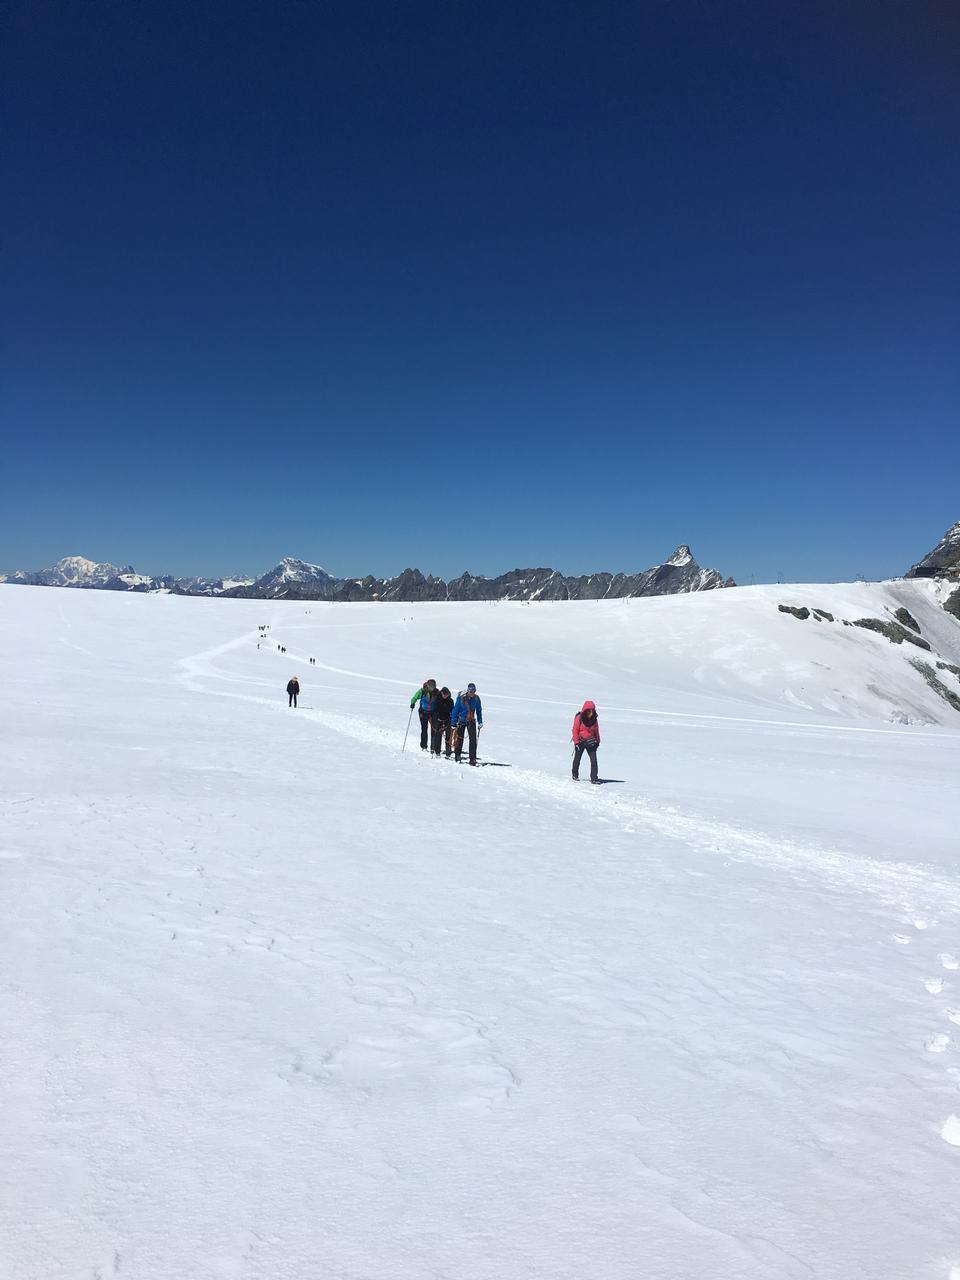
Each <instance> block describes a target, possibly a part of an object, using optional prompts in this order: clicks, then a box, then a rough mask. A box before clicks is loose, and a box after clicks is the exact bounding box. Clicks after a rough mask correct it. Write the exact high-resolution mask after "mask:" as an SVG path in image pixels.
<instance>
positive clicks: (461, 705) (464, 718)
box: [450, 684, 483, 764]
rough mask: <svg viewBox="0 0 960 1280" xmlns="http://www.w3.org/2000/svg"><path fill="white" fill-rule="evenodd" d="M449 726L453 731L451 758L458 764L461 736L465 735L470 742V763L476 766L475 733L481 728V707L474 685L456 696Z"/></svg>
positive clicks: (469, 685)
mask: <svg viewBox="0 0 960 1280" xmlns="http://www.w3.org/2000/svg"><path fill="white" fill-rule="evenodd" d="M450 724H451V727H452V729H453V758H454V759H455V760H456V761H457V763H458V764H459V763H460V753H461V752H462V751H463V735H464V733H466V734H467V736H468V738H469V741H470V763H471V764H476V763H477V733H478V731H479V730H480V729H482V728H483V706H482V704H481V702H480V698H479V696H478V694H477V686H476V685H475V684H468V685H467V687H466V689H465V690H464V691H463V692H462V693H458V694H457V700H456V702H455V703H454V704H453V715H452V717H451V719H450Z"/></svg>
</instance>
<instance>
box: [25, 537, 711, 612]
mask: <svg viewBox="0 0 960 1280" xmlns="http://www.w3.org/2000/svg"><path fill="white" fill-rule="evenodd" d="M0 581H7V582H19V583H24V584H27V585H33V586H63V587H74V588H78V587H79V588H88V589H90V588H95V589H100V590H108V591H170V592H173V593H175V594H178V595H202V596H212V595H216V596H227V597H233V598H240V599H254V600H264V599H267V600H270V599H274V600H284V599H285V600H338V601H347V600H370V601H374V600H376V601H404V602H413V601H418V600H519V601H533V600H602V599H608V600H609V599H622V598H624V597H628V596H654V595H676V594H680V593H686V592H691V591H710V590H714V589H715V588H717V587H731V586H735V585H736V584H735V583H734V581H733V579H732V578H727V579H726V581H724V579H723V576H722V575H721V574H720V573H719V572H718V571H717V570H716V569H702V568H701V567H700V565H698V564H697V562H696V560H695V559H694V558H693V555H692V554H691V552H690V548H689V547H688V546H686V544H682V545H681V546H679V547H677V549H676V551H675V552H674V553H673V555H672V556H670V558H669V559H668V560H666V561H664V563H663V564H659V565H654V566H653V568H650V569H645V570H643V571H642V572H641V573H632V574H626V573H593V574H587V575H582V576H580V577H567V576H565V575H564V574H562V573H560V572H559V570H557V569H548V568H540V569H512V570H510V571H509V572H508V573H503V574H500V575H499V577H496V578H484V577H477V576H475V575H473V574H471V573H463V574H461V575H460V576H459V577H458V578H453V579H452V580H451V581H449V582H446V581H444V579H443V578H437V577H434V576H433V575H432V574H431V575H424V574H423V573H421V572H420V570H419V569H405V570H404V571H403V573H401V574H398V575H397V576H396V577H393V578H376V577H374V576H373V575H372V574H369V575H367V576H366V577H364V578H337V577H335V576H334V575H333V574H330V573H328V572H327V570H326V569H324V568H322V567H321V566H320V565H316V564H310V563H308V562H307V561H305V560H297V559H295V558H294V557H292V556H287V557H285V558H284V559H283V560H281V561H280V563H279V564H278V565H276V566H275V567H274V568H273V569H271V570H270V571H269V573H265V574H262V575H261V576H260V577H259V578H241V577H235V578H219V579H210V578H171V577H149V576H147V575H145V574H137V573H135V572H134V570H133V569H132V568H130V567H127V568H125V569H118V568H117V567H116V566H115V565H107V564H96V563H95V562H93V561H91V560H84V559H83V557H81V556H69V557H67V558H66V559H65V560H61V561H59V562H58V563H57V564H56V565H55V566H54V567H53V569H42V570H40V571H38V572H36V573H22V572H20V573H17V574H11V575H8V576H5V577H2V576H0Z"/></svg>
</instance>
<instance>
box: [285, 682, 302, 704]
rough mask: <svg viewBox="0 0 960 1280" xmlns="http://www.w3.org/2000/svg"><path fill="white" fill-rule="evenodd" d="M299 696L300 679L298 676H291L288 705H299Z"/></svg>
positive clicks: (288, 686) (288, 687)
mask: <svg viewBox="0 0 960 1280" xmlns="http://www.w3.org/2000/svg"><path fill="white" fill-rule="evenodd" d="M299 696H300V681H299V680H298V679H297V677H296V676H291V677H290V679H289V680H288V681H287V697H288V698H289V702H288V703H287V706H288V707H295V706H296V705H297V698H299Z"/></svg>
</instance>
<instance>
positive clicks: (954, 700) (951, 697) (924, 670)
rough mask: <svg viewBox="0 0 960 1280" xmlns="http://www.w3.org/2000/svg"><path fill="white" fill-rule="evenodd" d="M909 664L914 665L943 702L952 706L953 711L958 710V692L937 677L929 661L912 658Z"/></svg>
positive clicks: (959, 695) (959, 708)
mask: <svg viewBox="0 0 960 1280" xmlns="http://www.w3.org/2000/svg"><path fill="white" fill-rule="evenodd" d="M911 666H914V667H916V669H917V670H918V671H919V672H920V674H921V675H922V676H923V678H924V680H926V682H927V684H928V685H929V686H930V688H931V689H932V690H933V691H934V693H937V694H939V695H940V697H941V698H942V699H943V700H944V702H946V703H947V704H948V705H949V706H951V707H953V709H954V711H960V694H956V693H954V692H953V690H952V689H948V688H947V686H946V685H945V684H944V683H943V681H942V680H940V679H939V678H938V676H937V673H936V671H934V669H933V667H931V665H930V663H929V662H924V661H923V660H922V659H920V658H912V659H911ZM937 666H940V663H937Z"/></svg>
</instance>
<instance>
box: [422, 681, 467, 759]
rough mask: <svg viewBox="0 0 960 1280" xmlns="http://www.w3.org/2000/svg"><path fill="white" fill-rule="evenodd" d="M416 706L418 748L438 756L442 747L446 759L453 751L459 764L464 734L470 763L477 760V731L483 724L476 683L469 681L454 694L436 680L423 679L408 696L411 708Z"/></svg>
mask: <svg viewBox="0 0 960 1280" xmlns="http://www.w3.org/2000/svg"><path fill="white" fill-rule="evenodd" d="M414 707H417V708H418V711H419V715H420V750H421V751H426V750H428V746H427V735H428V734H429V737H430V744H429V750H430V751H431V752H432V753H433V754H434V755H435V756H439V755H440V753H441V751H442V752H443V754H444V755H445V756H446V757H447V759H448V760H449V758H450V756H451V755H452V756H453V758H454V760H456V762H457V763H458V764H459V763H460V756H461V754H462V752H463V742H464V738H466V740H467V744H468V753H469V760H470V763H471V764H473V765H475V764H476V763H477V735H478V734H479V732H480V730H481V729H482V728H483V704H482V703H481V701H480V696H479V694H478V693H477V686H476V685H475V684H468V685H467V687H466V689H463V690H462V691H461V692H460V693H458V694H457V696H456V698H454V697H453V694H452V693H451V692H450V690H449V689H448V688H447V686H446V685H443V686H442V687H440V688H438V687H437V682H436V680H424V682H423V684H421V686H420V688H419V689H417V691H416V693H415V694H414V695H413V697H412V698H411V699H410V710H411V711H412V710H413V708H414Z"/></svg>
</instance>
